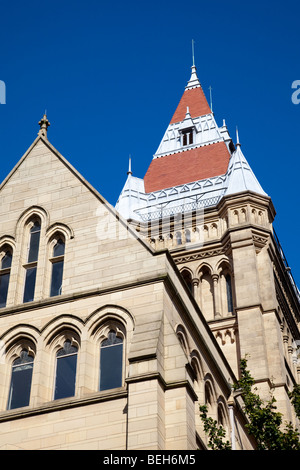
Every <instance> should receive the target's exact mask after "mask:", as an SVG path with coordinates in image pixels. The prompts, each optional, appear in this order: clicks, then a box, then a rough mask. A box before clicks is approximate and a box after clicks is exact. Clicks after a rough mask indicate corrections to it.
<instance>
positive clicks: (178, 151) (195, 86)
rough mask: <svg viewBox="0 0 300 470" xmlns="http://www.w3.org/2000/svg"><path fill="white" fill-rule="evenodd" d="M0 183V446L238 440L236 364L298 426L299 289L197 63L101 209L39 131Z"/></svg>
mask: <svg viewBox="0 0 300 470" xmlns="http://www.w3.org/2000/svg"><path fill="white" fill-rule="evenodd" d="M39 124H40V131H39V134H38V136H37V138H36V139H35V140H34V142H33V143H32V145H31V147H30V148H29V149H28V150H27V152H26V153H25V154H24V156H23V157H22V158H21V159H20V161H19V162H18V164H17V165H16V166H15V168H14V169H13V170H12V171H11V173H10V174H9V175H8V176H7V178H6V179H5V181H3V183H2V184H1V186H0V203H1V211H0V255H1V256H0V340H1V343H0V346H1V361H0V430H1V432H0V448H1V449H33V450H36V449H48V450H50V449H65V450H67V449H76V450H79V449H110V450H114V449H119V450H133V449H143V450H147V449H148V450H149V449H156V450H164V449H179V450H195V449H206V448H207V439H206V436H205V434H204V432H203V427H202V423H201V420H200V418H199V404H204V403H206V404H207V406H208V411H209V415H210V416H212V417H213V418H214V419H216V420H218V422H219V423H221V424H222V425H223V426H224V428H225V429H226V432H227V438H228V439H229V440H230V441H231V443H232V447H233V448H234V449H242V450H249V449H250V450H251V449H254V448H255V443H254V442H253V441H252V440H251V438H250V437H249V436H248V435H247V432H246V428H245V423H246V419H245V416H244V414H243V408H242V401H241V397H240V396H238V395H235V394H234V393H233V392H232V385H233V384H234V383H235V382H236V380H237V378H238V377H239V362H240V359H241V358H242V357H244V356H245V355H248V366H249V368H250V371H251V372H252V375H253V376H254V378H255V380H256V382H257V384H258V387H259V390H260V393H261V394H262V396H266V397H268V393H269V391H270V387H271V383H273V385H274V393H275V397H276V400H277V407H278V410H279V411H281V412H282V413H283V414H284V417H285V419H286V420H288V421H292V423H293V424H296V425H297V421H296V418H295V416H294V414H293V410H292V408H291V406H290V402H289V399H288V395H287V393H288V391H289V390H291V389H292V388H293V386H294V384H297V383H298V369H297V354H296V353H295V347H294V345H295V344H297V341H298V340H299V339H300V338H299V329H298V322H299V319H300V310H299V292H298V290H297V287H296V286H295V283H294V282H293V278H292V276H291V272H290V271H289V269H288V266H287V264H286V261H285V258H284V256H283V252H282V249H281V247H280V245H279V242H278V240H277V237H276V235H275V233H274V231H273V227H272V223H273V220H274V217H275V210H274V207H273V204H272V201H271V198H270V197H269V196H268V195H267V194H266V193H265V192H264V190H263V189H262V187H261V186H260V184H259V182H258V181H257V179H256V177H255V175H254V174H253V172H252V170H251V167H250V165H249V163H248V162H247V160H246V158H245V156H244V154H243V152H242V149H241V145H240V143H239V141H238V140H237V142H236V144H234V143H233V141H232V139H231V137H230V135H229V132H228V130H227V127H226V124H225V123H224V122H223V125H222V126H221V127H219V126H218V125H217V123H216V120H215V117H214V114H213V113H212V110H211V108H210V106H209V104H208V103H207V101H206V98H205V96H204V93H203V90H202V87H201V84H200V82H199V79H198V76H197V73H196V68H195V66H193V67H192V73H191V78H190V80H189V81H188V83H187V86H186V88H185V90H184V93H183V96H182V99H181V101H180V103H179V105H178V107H177V109H176V111H175V114H174V116H173V117H172V119H171V122H170V124H169V126H168V128H167V129H166V132H165V135H164V136H163V139H162V141H161V143H160V145H159V147H158V150H157V152H156V154H155V155H154V157H153V160H152V161H151V163H150V166H149V169H148V171H147V173H146V175H145V177H144V178H143V179H141V178H137V177H134V176H133V175H132V171H131V168H129V171H128V177H127V180H126V182H125V185H124V188H123V190H122V192H121V194H120V197H119V200H118V202H117V205H116V207H112V206H111V205H110V204H109V203H108V202H107V201H106V200H104V198H103V197H102V196H101V195H100V194H99V193H98V192H97V191H96V190H95V189H94V188H93V187H92V186H91V185H90V184H89V183H88V182H87V181H86V180H85V179H84V178H83V177H82V176H81V175H80V174H79V173H78V172H77V171H76V169H74V168H73V167H72V166H71V165H70V163H69V162H68V161H67V160H66V159H65V158H64V157H63V156H62V155H61V154H60V153H59V152H58V151H57V150H56V149H55V148H54V147H53V146H52V145H51V143H50V142H49V140H48V135H47V134H48V126H49V122H48V119H47V117H46V116H44V117H43V119H42V120H41V121H40V123H39Z"/></svg>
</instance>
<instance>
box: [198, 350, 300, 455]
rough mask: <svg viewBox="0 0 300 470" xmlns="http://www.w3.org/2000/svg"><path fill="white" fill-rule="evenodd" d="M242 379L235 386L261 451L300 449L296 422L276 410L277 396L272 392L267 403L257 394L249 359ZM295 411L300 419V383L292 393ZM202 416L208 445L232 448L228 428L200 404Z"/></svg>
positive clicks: (250, 433) (242, 367)
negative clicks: (285, 420) (289, 421)
mask: <svg viewBox="0 0 300 470" xmlns="http://www.w3.org/2000/svg"><path fill="white" fill-rule="evenodd" d="M240 369H241V379H240V380H239V381H238V382H237V384H235V386H234V387H233V390H234V391H238V392H239V394H240V395H241V396H242V397H243V400H244V411H245V414H246V416H247V418H248V423H247V424H246V427H247V430H248V432H249V435H251V436H253V437H254V439H255V441H256V443H257V450H300V439H299V438H300V434H299V432H298V431H297V430H296V429H294V428H293V425H292V423H285V425H283V423H282V414H281V413H279V412H278V411H276V405H275V403H276V399H275V398H274V396H273V395H271V397H270V399H269V400H268V401H266V402H264V401H263V400H262V399H261V398H260V397H259V395H258V394H257V393H256V392H257V388H256V387H254V379H253V378H252V376H251V374H250V372H249V371H248V369H247V359H246V358H245V359H242V360H241V364H240ZM289 397H290V399H291V402H292V404H293V406H294V408H295V412H296V414H297V416H298V418H300V386H295V387H294V390H293V392H291V393H290V394H289ZM200 417H201V419H202V422H203V424H204V431H205V433H206V434H207V435H208V447H210V448H211V449H212V450H231V445H230V443H229V442H228V441H225V442H224V441H223V439H224V437H225V430H224V428H223V427H222V426H221V425H218V423H217V421H215V420H213V419H212V418H210V417H208V416H207V407H206V406H200Z"/></svg>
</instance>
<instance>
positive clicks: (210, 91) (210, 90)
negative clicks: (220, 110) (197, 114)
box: [209, 86, 213, 112]
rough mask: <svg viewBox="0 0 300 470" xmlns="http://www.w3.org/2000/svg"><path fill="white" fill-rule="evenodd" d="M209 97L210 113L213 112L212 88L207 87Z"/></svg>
mask: <svg viewBox="0 0 300 470" xmlns="http://www.w3.org/2000/svg"><path fill="white" fill-rule="evenodd" d="M209 96H210V109H211V112H213V106H212V87H211V86H209Z"/></svg>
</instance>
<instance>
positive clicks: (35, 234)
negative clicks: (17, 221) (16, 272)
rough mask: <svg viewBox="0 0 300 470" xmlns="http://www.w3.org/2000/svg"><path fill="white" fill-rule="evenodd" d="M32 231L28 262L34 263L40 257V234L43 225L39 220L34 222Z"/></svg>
mask: <svg viewBox="0 0 300 470" xmlns="http://www.w3.org/2000/svg"><path fill="white" fill-rule="evenodd" d="M30 232H31V234H30V245H29V253H28V263H32V262H34V261H37V259H38V253H39V244H40V234H41V227H40V225H39V223H38V222H36V223H35V224H34V226H33V227H32V228H31V230H30Z"/></svg>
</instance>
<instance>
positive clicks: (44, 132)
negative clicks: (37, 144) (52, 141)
mask: <svg viewBox="0 0 300 470" xmlns="http://www.w3.org/2000/svg"><path fill="white" fill-rule="evenodd" d="M39 126H40V130H39V132H38V135H40V136H42V137H45V139H47V130H48V127H49V126H50V122H49V121H48V119H47V114H46V110H45V114H44V116H43V118H42V119H41V120H40V122H39Z"/></svg>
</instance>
